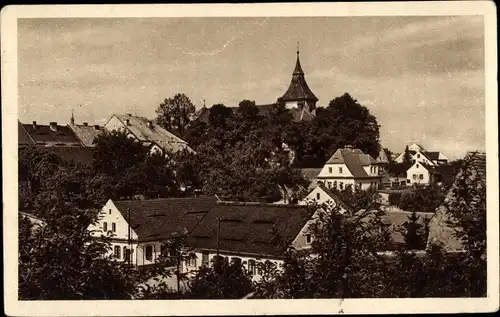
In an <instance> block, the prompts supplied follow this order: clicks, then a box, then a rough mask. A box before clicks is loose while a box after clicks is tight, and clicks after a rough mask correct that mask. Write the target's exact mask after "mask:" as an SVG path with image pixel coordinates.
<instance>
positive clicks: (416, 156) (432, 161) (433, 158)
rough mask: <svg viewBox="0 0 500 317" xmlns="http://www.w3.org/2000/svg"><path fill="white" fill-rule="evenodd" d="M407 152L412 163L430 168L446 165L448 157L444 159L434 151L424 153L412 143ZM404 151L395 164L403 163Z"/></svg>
mask: <svg viewBox="0 0 500 317" xmlns="http://www.w3.org/2000/svg"><path fill="white" fill-rule="evenodd" d="M408 150H409V152H410V155H411V160H412V162H417V161H418V162H421V163H425V164H427V165H430V166H436V165H439V164H446V163H448V157H446V156H445V155H444V154H443V153H441V152H436V151H426V150H425V149H424V148H423V147H422V146H421V145H419V144H416V143H413V144H411V145H409V146H408ZM404 155H405V153H404V151H403V153H401V154H400V155H399V156H398V157H397V158H396V159H395V161H396V162H397V163H403V160H404Z"/></svg>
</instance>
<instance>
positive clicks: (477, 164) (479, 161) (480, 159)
mask: <svg viewBox="0 0 500 317" xmlns="http://www.w3.org/2000/svg"><path fill="white" fill-rule="evenodd" d="M468 155H469V156H470V157H471V158H472V165H473V166H474V169H475V170H476V171H477V173H478V174H479V176H480V177H482V178H483V179H486V153H480V152H473V153H469V154H468Z"/></svg>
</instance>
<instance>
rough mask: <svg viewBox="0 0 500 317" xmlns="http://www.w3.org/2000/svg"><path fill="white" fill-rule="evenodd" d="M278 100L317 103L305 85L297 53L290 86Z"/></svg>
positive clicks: (316, 99)
mask: <svg viewBox="0 0 500 317" xmlns="http://www.w3.org/2000/svg"><path fill="white" fill-rule="evenodd" d="M279 99H280V100H282V101H304V100H307V101H315V102H316V101H318V98H317V97H316V96H315V95H314V94H313V92H312V91H311V89H310V88H309V86H308V85H307V82H306V79H305V77H304V72H303V71H302V66H301V65H300V60H299V52H297V62H296V64H295V69H294V71H293V76H292V81H291V82H290V86H289V87H288V90H287V91H286V92H285V94H284V95H283V96H282V97H281V98H279Z"/></svg>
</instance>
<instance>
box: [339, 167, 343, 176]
mask: <svg viewBox="0 0 500 317" xmlns="http://www.w3.org/2000/svg"><path fill="white" fill-rule="evenodd" d="M339 174H342V166H340V167H339Z"/></svg>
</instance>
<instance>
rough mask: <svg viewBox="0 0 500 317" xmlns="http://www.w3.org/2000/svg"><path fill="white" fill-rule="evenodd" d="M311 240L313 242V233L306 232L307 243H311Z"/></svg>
mask: <svg viewBox="0 0 500 317" xmlns="http://www.w3.org/2000/svg"><path fill="white" fill-rule="evenodd" d="M311 242H312V237H311V235H310V234H306V243H307V244H311Z"/></svg>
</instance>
